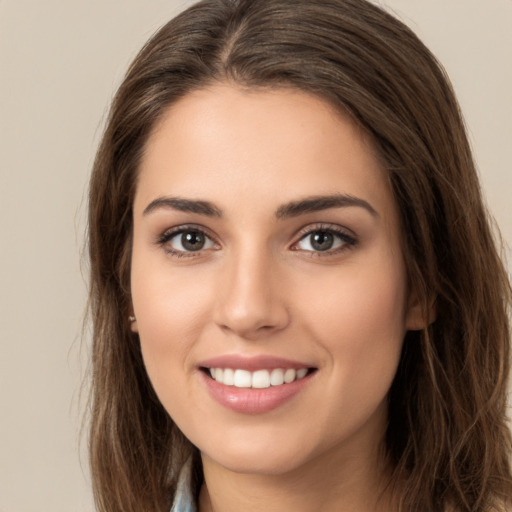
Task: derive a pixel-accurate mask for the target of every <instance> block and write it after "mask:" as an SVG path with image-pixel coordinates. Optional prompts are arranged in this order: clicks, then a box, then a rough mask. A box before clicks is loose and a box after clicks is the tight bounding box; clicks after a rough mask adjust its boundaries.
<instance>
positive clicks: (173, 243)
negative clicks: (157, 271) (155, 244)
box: [160, 228, 216, 254]
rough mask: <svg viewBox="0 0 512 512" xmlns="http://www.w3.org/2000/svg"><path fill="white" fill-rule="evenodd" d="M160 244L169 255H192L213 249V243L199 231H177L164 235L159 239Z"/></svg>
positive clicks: (184, 229)
mask: <svg viewBox="0 0 512 512" xmlns="http://www.w3.org/2000/svg"><path fill="white" fill-rule="evenodd" d="M160 244H162V245H163V246H164V247H165V248H166V250H168V251H169V252H170V253H174V254H181V253H192V252H199V251H202V250H205V249H214V248H215V247H216V244H215V242H214V241H213V240H212V239H211V238H210V237H209V236H208V235H206V233H204V232H203V231H201V230H199V229H192V228H190V229H186V228H182V229H178V230H175V231H172V232H170V233H166V234H165V235H164V236H163V237H162V238H161V239H160Z"/></svg>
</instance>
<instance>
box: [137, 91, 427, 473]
mask: <svg viewBox="0 0 512 512" xmlns="http://www.w3.org/2000/svg"><path fill="white" fill-rule="evenodd" d="M133 212H134V213H133V215H134V237H133V257H132V271H131V283H132V294H133V307H134V313H135V315H136V317H137V321H136V323H134V324H133V330H134V331H136V332H138V333H139V335H140V342H141V347H142V353H143V357H144V362H145V365H146V368H147V372H148V375H149V378H150V379H151V382H152V384H153V386H154V389H155V391H156V393H157V395H158V396H159V398H160V400H161V402H162V404H163V406H164V407H165V408H166V410H167V411H168V413H169V414H170V416H171V417H172V418H173V420H174V421H175V422H176V424H177V425H178V426H179V427H180V429H181V430H182V431H183V432H184V434H185V435H186V436H187V437H188V438H189V439H190V441H191V442H192V443H193V444H194V445H196V446H197V447H198V448H199V449H200V450H201V452H202V453H203V456H204V458H205V460H208V461H210V463H211V464H219V465H221V466H223V467H224V468H228V469H232V470H236V471H241V472H252V473H261V474H278V473H283V472H287V471H291V470H294V469H298V468H303V467H307V465H308V464H309V463H313V461H318V460H324V462H325V460H327V458H332V457H339V458H340V460H344V459H346V458H347V457H350V454H357V456H358V457H362V458H365V457H367V458H368V457H373V456H374V454H375V450H376V447H377V446H378V445H379V443H380V442H381V441H382V437H383V435H384V431H385V425H386V395H387V392H388V390H389V387H390V385H391V382H392V380H393V377H394V375H395V371H396V368H397V364H398V361H399V356H400V351H401V347H402V340H403V338H404V334H405V331H406V330H407V329H409V328H417V327H418V319H417V313H416V311H415V308H413V307H409V306H408V302H409V301H408V300H407V293H406V291H407V286H406V272H405V268H404V262H403V258H402V254H401V244H400V228H399V221H398V215H397V210H396V206H395V203H394V200H393V197H392V194H391V191H390V187H389V185H388V183H387V181H386V178H385V175H384V173H383V171H382V169H381V168H380V166H379V163H378V161H377V159H376V157H375V155H374V152H373V151H372V147H371V145H370V144H369V142H368V141H367V140H366V139H365V137H364V135H363V133H362V132H361V130H359V129H358V128H357V127H356V126H355V125H354V124H353V123H352V122H351V121H350V120H349V119H348V118H347V117H342V116H340V115H339V114H337V113H335V112H334V111H333V109H332V108H330V106H329V105H328V104H327V103H325V102H323V101H322V100H319V99H317V98H315V97H312V96H309V95H307V94H305V93H302V92H297V91H293V90H285V89H281V90H257V91H246V90H241V89H239V88H236V87H234V86H229V85H216V86H212V87H210V88H206V89H203V90H199V91H196V92H193V93H191V94H189V95H188V96H186V97H185V98H183V99H181V100H180V101H178V102H177V103H176V104H175V105H173V106H172V107H171V108H170V109H169V110H168V112H167V113H166V115H165V117H164V118H163V119H162V121H161V122H160V123H159V124H158V126H157V127H156V129H155V131H154V132H153V134H152V135H151V137H150V139H149V141H148V144H147V147H146V152H145V155H144V157H143V160H142V163H141V167H140V176H139V180H138V184H137V191H136V197H135V202H134V210H133ZM211 374H213V375H214V377H215V378H212V376H211Z"/></svg>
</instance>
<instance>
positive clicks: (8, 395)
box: [0, 0, 512, 512]
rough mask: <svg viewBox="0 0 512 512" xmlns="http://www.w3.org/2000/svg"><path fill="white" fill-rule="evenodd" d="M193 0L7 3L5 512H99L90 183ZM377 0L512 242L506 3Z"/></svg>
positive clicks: (2, 331)
mask: <svg viewBox="0 0 512 512" xmlns="http://www.w3.org/2000/svg"><path fill="white" fill-rule="evenodd" d="M189 3H190V2H184V1H176V0H175V1H172V0H122V1H121V0H117V1H106V0H91V1H89V2H77V1H73V0H46V1H40V0H0V234H1V251H0V339H1V340H2V343H1V345H0V512H33V511H35V510H42V511H52V512H74V511H88V512H91V511H92V510H93V507H92V500H91V493H90V490H89V480H88V467H87V459H86V457H85V456H82V459H81V462H80V459H79V450H78V447H79V442H78V441H79V430H80V402H79V400H78V398H79V390H80V382H81V379H82V377H83V373H84V371H85V369H86V366H87V343H86V342H84V347H83V349H81V342H80V334H81V319H82V314H83V309H84V303H85V296H86V292H85V290H86V285H85V280H84V278H83V277H82V274H81V268H80V249H81V246H82V243H83V230H84V219H85V215H86V212H85V200H84V197H85V190H86V184H87V178H88V174H89V171H90V167H91V164H92V160H93V157H94V152H95V148H96V145H97V143H98V140H99V137H100V134H101V127H102V120H103V119H104V114H105V111H106V108H107V105H108V103H109V101H110V99H111V97H112V94H113V92H114V90H115V88H116V86H117V85H118V84H119V82H120V80H121V77H122V75H123V73H124V70H125V69H126V67H127V65H128V63H129V62H130V60H131V59H132V58H133V57H134V56H135V54H136V52H137V50H138V49H139V47H140V46H141V45H142V43H143V42H144V41H145V40H146V39H147V38H148V37H149V36H150V34H151V33H153V31H154V30H155V29H156V28H157V27H159V26H160V25H162V24H163V23H164V22H165V21H166V20H167V19H169V18H170V17H171V16H172V15H174V14H175V13H177V12H178V11H179V10H181V9H182V7H183V6H185V5H188V4H189ZM382 3H384V4H386V5H388V6H389V7H391V8H392V9H393V10H394V11H395V13H396V14H398V15H399V16H400V17H401V18H402V20H404V21H405V22H406V23H408V24H409V25H410V26H411V27H412V28H413V30H415V31H416V32H417V33H418V35H419V36H420V37H421V38H422V39H423V40H424V41H425V42H426V43H427V45H428V46H429V47H430V48H431V49H432V50H433V52H434V53H435V54H436V55H437V56H438V57H439V59H440V60H441V62H442V63H443V64H444V65H445V67H446V69H447V70H448V73H449V75H450V76H451V78H452V81H453V84H454V86H455V90H456V92H457V93H458V97H459V100H460V103H461V105H462V109H463V112H464V114H465V118H466V121H467V125H468V130H469V135H470V139H471V142H472V145H473V147H474V151H475V156H476V159H477V162H478V166H479V169H480V174H481V179H482V184H483V188H484V191H485V195H486V197H487V201H488V203H489V205H490V209H491V211H492V212H493V213H494V215H495V217H496V219H497V221H498V223H499V224H500V226H501V228H502V232H503V235H504V238H505V239H506V241H508V243H509V244H510V243H512V215H511V213H510V195H511V192H512V172H511V168H510V166H511V162H512V143H511V137H512V98H511V93H510V91H512V30H511V27H512V1H511V0H486V1H482V0H387V1H386V2H382Z"/></svg>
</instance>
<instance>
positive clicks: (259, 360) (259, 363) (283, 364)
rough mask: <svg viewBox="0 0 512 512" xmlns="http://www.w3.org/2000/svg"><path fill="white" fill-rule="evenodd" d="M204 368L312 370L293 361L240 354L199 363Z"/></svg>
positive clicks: (308, 365) (309, 365) (302, 363)
mask: <svg viewBox="0 0 512 512" xmlns="http://www.w3.org/2000/svg"><path fill="white" fill-rule="evenodd" d="M199 367H202V368H232V369H240V370H247V371H256V370H273V369H275V368H283V369H287V368H293V369H295V370H300V369H301V368H312V367H313V366H312V365H311V364H308V363H304V362H300V361H293V360H291V359H285V358H282V357H276V356H270V355H260V356H241V355H239V354H226V355H222V356H217V357H212V358H211V359H207V360H205V361H202V362H201V363H199Z"/></svg>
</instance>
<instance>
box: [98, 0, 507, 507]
mask: <svg viewBox="0 0 512 512" xmlns="http://www.w3.org/2000/svg"><path fill="white" fill-rule="evenodd" d="M89 244H90V260H91V294H90V305H91V306H90V307H91V315H92V319H93V323H94V339H93V382H92V400H91V433H90V455H91V467H92V473H93V485H94V490H95V497H96V501H97V506H98V510H100V511H107V510H108V511H109V512H112V511H127V510H148V511H149V510H151V511H167V510H170V508H171V507H172V510H174V511H176V512H178V511H187V510H194V509H197V510H199V511H200V512H205V511H217V512H219V511H221V512H222V511H226V510H243V509H246V510H254V511H259V510H263V509H265V510H277V509H278V510H319V511H331V510H336V511H339V510H351V511H356V510H357V511H367V510H368V511H370V510H372V511H377V510H378V511H394V510H401V511H420V510H421V511H429V512H434V511H436V512H437V511H440V510H446V511H448V510H450V511H452V510H453V511H482V512H483V511H491V510H505V509H506V506H507V505H509V504H510V500H511V498H512V485H511V482H512V480H511V474H510V465H509V457H510V453H511V450H510V447H511V446H510V436H509V431H508V429H507V424H506V416H505V413H506V385H507V377H508V357H509V356H508V354H509V352H508V350H509V348H508V347H509V326H508V320H507V310H508V307H509V304H510V285H509V283H508V281H507V277H506V272H505V270H504V268H503V265H502V263H501V261H500V259H499V256H498V254H497V250H496V247H495V243H494V241H493V238H492V234H491V231H490V228H489V221H488V219H487V214H486V212H485V209H484V207H483V205H482V200H481V197H480V191H479V185H478V181H477V178H476V174H475V169H474V164H473V162H472V157H471V153H470V150H469V146H468V142H467V139H466V135H465V131H464V126H463V122H462V120H461V116H460V113H459V109H458V105H457V103H456V100H455V98H454V95H453V92H452V90H451V88H450V85H449V84H448V81H447V79H446V76H445V75H444V73H443V71H442V68H441V67H440V66H439V65H438V64H437V62H436V61H435V59H434V58H433V56H432V55H431V54H430V53H429V51H428V50H427V49H426V48H425V47H424V46H423V45H422V43H421V42H420V41H419V40H418V39H417V37H416V36H415V35H414V34H412V33H411V31H410V30H409V29H407V28H406V27H405V26H404V25H403V24H401V23H400V22H398V21H397V20H395V19H394V18H392V17H391V16H390V15H389V14H387V13H385V12H384V11H382V10H381V9H379V8H377V7H376V6H374V5H372V4H370V3H368V2H366V1H363V0H323V1H320V2H310V1H305V0H304V1H303V0H299V1H296V0H294V1H291V0H276V1H269V0H266V1H265V0H235V1H229V0H206V1H203V2H200V3H198V4H196V5H194V6H192V7H191V8H189V9H188V10H186V11H185V12H183V13H182V14H181V15H179V16H178V17H177V18H175V19H174V20H172V21H170V22H169V23H168V24H167V25H166V26H164V27H163V28H162V29H161V30H160V31H159V32H158V33H157V34H156V35H155V36H154V37H153V38H152V39H151V40H150V41H149V42H148V43H147V45H146V46H145V47H144V48H143V49H142V51H141V52H140V54H139V55H138V57H137V58H136V59H135V61H134V63H133V64H132V65H131V67H130V69H129V71H128V73H127V76H126V78H125V80H124V82H123V84H122V85H121V87H120V89H119V91H118V93H117V95H116V97H115V99H114V102H113V106H112V110H111V113H110V117H109V121H108V125H107V128H106V131H105V134H104V137H103V141H102V144H101V146H100V149H99V151H98V154H97V158H96V162H95V165H94V170H93V175H92V178H91V186H90V214H89ZM509 506H510V505H509ZM196 507H197V508H196Z"/></svg>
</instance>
